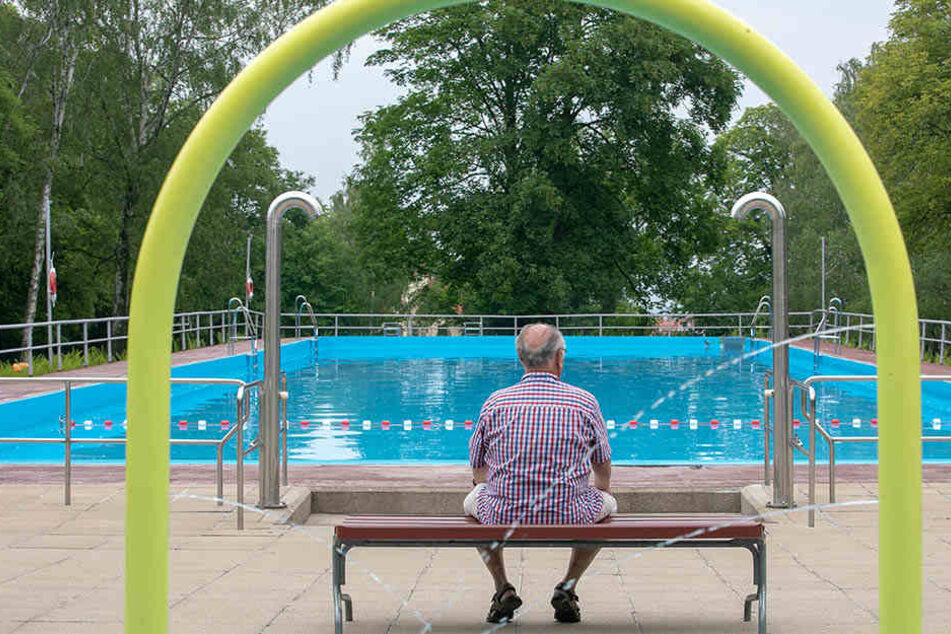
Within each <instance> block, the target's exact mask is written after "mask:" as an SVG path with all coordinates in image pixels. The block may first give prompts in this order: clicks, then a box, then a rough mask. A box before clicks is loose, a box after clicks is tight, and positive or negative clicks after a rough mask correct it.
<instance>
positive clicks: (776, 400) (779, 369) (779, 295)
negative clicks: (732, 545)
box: [730, 192, 796, 508]
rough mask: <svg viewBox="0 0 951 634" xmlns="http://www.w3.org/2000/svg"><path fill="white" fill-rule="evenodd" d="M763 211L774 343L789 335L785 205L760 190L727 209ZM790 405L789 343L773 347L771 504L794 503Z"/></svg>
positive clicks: (737, 214) (741, 215) (741, 213)
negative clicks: (767, 224) (768, 232)
mask: <svg viewBox="0 0 951 634" xmlns="http://www.w3.org/2000/svg"><path fill="white" fill-rule="evenodd" d="M757 210H761V211H765V212H766V213H767V214H768V215H769V217H770V219H771V220H772V222H773V293H772V308H773V344H774V345H775V344H779V343H781V342H783V341H785V340H786V339H788V338H789V303H788V292H787V290H786V209H785V208H784V207H783V205H782V203H780V202H779V201H778V200H776V199H775V198H773V197H772V196H770V195H769V194H766V193H763V192H753V193H751V194H747V195H746V196H743V197H742V198H740V199H739V200H738V201H736V204H735V205H733V209H732V210H731V211H730V215H731V216H733V217H734V218H736V219H737V220H743V219H745V218H746V216H747V215H749V213H750V212H753V211H757ZM790 412H791V410H790V407H789V347H788V346H787V345H776V347H774V348H773V430H774V431H773V453H774V454H775V455H774V458H773V501H772V506H775V507H779V508H789V507H791V506H795V503H796V502H795V499H794V498H795V496H794V491H793V443H792V416H791V415H790Z"/></svg>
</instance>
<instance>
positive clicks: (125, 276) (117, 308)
mask: <svg viewBox="0 0 951 634" xmlns="http://www.w3.org/2000/svg"><path fill="white" fill-rule="evenodd" d="M134 212H135V200H134V194H133V193H132V192H131V191H130V192H127V193H126V196H125V197H124V198H123V201H122V217H121V218H120V220H119V241H118V243H117V244H116V252H115V253H116V276H115V280H114V281H113V287H112V314H113V315H125V314H126V312H127V307H128V305H129V260H130V257H131V253H132V248H131V246H130V244H129V243H130V241H131V234H132V220H133V215H134Z"/></svg>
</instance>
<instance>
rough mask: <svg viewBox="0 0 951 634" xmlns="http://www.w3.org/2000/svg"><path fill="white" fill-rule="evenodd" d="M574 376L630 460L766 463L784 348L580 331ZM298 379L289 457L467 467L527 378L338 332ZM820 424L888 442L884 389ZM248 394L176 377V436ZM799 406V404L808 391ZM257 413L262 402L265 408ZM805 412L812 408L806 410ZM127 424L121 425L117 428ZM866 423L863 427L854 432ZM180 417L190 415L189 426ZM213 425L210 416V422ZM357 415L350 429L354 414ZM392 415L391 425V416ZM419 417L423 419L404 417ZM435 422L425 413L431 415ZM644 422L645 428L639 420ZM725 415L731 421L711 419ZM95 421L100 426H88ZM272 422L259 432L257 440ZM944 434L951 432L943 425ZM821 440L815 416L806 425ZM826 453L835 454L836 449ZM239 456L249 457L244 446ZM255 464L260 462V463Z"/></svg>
mask: <svg viewBox="0 0 951 634" xmlns="http://www.w3.org/2000/svg"><path fill="white" fill-rule="evenodd" d="M566 341H567V347H568V357H567V362H566V366H565V374H564V377H563V378H564V379H565V380H566V381H569V382H571V383H574V384H576V385H579V386H581V387H584V388H585V389H588V390H589V391H591V392H592V393H594V395H595V396H596V397H597V398H598V399H599V401H600V403H601V408H602V411H603V413H604V416H605V418H606V419H608V420H609V421H612V423H609V424H610V425H612V429H610V433H611V436H612V437H611V443H612V449H613V459H614V461H615V462H616V463H618V464H711V463H714V464H727V463H760V462H761V461H762V442H763V437H762V431H761V430H759V429H755V428H754V423H753V421H759V420H760V419H762V417H763V401H762V398H763V397H762V377H763V371H764V370H766V369H768V368H769V367H771V363H772V360H771V358H770V353H769V352H768V351H767V352H763V353H761V354H758V355H756V356H753V357H751V358H745V359H744V358H741V355H742V354H743V353H747V354H748V353H749V352H750V350H751V348H752V346H753V345H755V344H754V343H753V342H751V341H749V340H745V341H742V342H739V346H738V347H731V346H729V345H726V346H725V345H724V342H723V341H721V339H719V338H715V337H568V338H567V339H566ZM282 351H283V352H282V368H283V369H284V371H285V372H286V373H287V377H288V391H289V392H290V394H291V399H290V401H289V404H288V420H289V421H290V425H289V429H290V432H289V456H290V460H291V461H295V462H317V463H440V462H443V463H445V462H449V463H461V462H464V461H465V460H466V456H467V452H466V450H467V443H468V439H469V435H470V433H471V432H470V431H469V430H468V429H467V425H466V421H467V420H469V421H472V420H475V419H476V418H477V417H478V412H479V408H480V406H481V404H482V402H483V401H484V400H485V398H486V397H487V396H488V395H489V394H490V393H491V392H492V391H494V390H495V389H498V388H499V387H503V386H505V385H510V384H511V383H514V382H515V381H517V380H518V379H519V377H520V376H521V375H522V370H521V367H520V366H519V365H518V362H517V360H516V358H515V352H514V344H513V340H512V338H509V337H442V338H430V337H326V338H321V339H320V341H319V343H318V344H317V345H316V346H315V345H314V343H313V342H310V341H305V342H299V343H294V344H286V345H285V346H283V348H282ZM261 370H263V361H262V360H261V359H260V358H258V359H257V360H256V361H255V360H254V359H253V358H251V357H248V356H246V355H238V356H235V357H230V358H227V359H220V360H217V361H212V362H205V363H200V364H193V365H189V366H183V367H179V368H175V370H174V371H173V375H174V376H191V377H195V376H228V377H232V378H240V379H244V380H253V379H254V378H258V377H259V374H260V372H261ZM790 370H791V374H792V375H793V376H794V377H796V378H798V379H804V378H806V377H808V376H812V375H814V374H873V373H874V368H873V367H872V366H870V365H866V364H861V363H855V362H850V361H844V360H841V359H834V358H830V357H821V358H820V360H819V362H818V364H816V363H815V362H814V359H813V355H812V353H811V352H809V351H806V350H800V349H795V348H794V349H792V350H791V351H790ZM818 391H819V401H818V404H819V409H818V415H819V418H820V420H822V421H824V422H825V423H826V426H827V427H831V421H832V419H838V420H841V421H842V424H841V425H840V426H839V427H838V428H837V429H833V430H832V431H833V433H835V434H839V435H872V434H875V433H876V430H875V429H873V428H872V427H871V426H870V420H871V419H873V418H874V417H875V385H874V383H867V384H865V383H861V384H859V383H852V384H837V385H836V384H828V385H820V386H819V387H818ZM233 392H234V390H233V388H221V387H206V386H174V387H173V400H172V421H170V429H171V434H172V437H175V438H209V437H219V436H220V435H222V434H223V433H224V432H223V431H222V430H221V428H220V421H221V420H228V421H231V422H233V419H234V405H233ZM923 392H924V403H923V413H924V418H925V420H927V421H928V423H927V424H924V423H923V422H922V421H916V422H915V423H913V424H917V425H920V426H921V427H922V431H923V433H924V434H926V435H941V434H946V433H947V429H944V428H943V429H933V428H932V423H931V421H932V420H933V419H938V420H940V421H944V423H945V424H946V425H951V384H944V383H942V384H926V385H925V386H924V389H923ZM73 400H74V409H73V411H74V414H73V418H74V419H75V420H76V421H77V424H76V426H75V427H74V428H73V433H74V435H75V436H78V437H102V436H118V435H122V434H123V433H124V431H123V430H122V428H121V425H120V424H118V421H121V420H122V419H123V418H124V387H123V386H96V387H88V388H82V389H79V390H74V399H73ZM796 401H797V404H798V398H797V399H796ZM61 403H62V397H61V396H58V397H57V396H55V395H49V396H43V397H36V398H33V399H23V400H22V401H15V402H11V403H3V404H0V435H3V436H25V435H33V436H36V435H43V436H56V435H58V434H59V433H60V431H59V429H60V428H59V423H58V421H57V417H58V416H59V414H60V413H61V410H62V405H61ZM252 409H253V410H254V408H252ZM794 415H795V416H796V417H797V418H800V419H801V418H802V416H801V412H799V410H798V407H797V408H796V410H795V414H794ZM106 420H112V421H114V422H113V426H112V429H111V430H108V431H107V430H106V429H104V421H106ZM853 420H858V421H859V422H858V424H857V426H853ZM179 421H185V423H184V427H185V428H184V429H180V428H179ZM199 421H205V422H204V425H203V428H202V429H199ZM344 421H346V423H344ZM384 421H386V423H384ZM404 421H408V422H404ZM424 421H425V422H424ZM631 421H636V426H632V424H631ZM711 421H715V422H713V423H711ZM87 426H88V427H89V429H86V427H87ZM255 426H256V417H253V418H252V420H251V427H250V429H249V430H248V432H247V433H246V438H252V437H254V435H255V434H256V429H255ZM942 427H943V426H942ZM799 435H800V436H801V437H802V439H803V441H804V442H805V441H807V440H808V439H807V429H806V427H805V425H803V426H802V428H801V429H800V430H799ZM819 449H820V450H819V452H818V453H819V455H820V456H824V455H825V447H824V445H823V444H822V443H820V447H819ZM837 451H838V454H837V460H838V461H840V462H868V461H873V460H874V459H875V451H876V448H875V445H874V444H862V445H845V446H840V447H838V448H837ZM924 452H925V459H926V461H940V462H948V461H951V443H927V444H926V445H925V447H924ZM123 455H124V448H123V447H122V446H117V445H77V446H75V447H74V450H73V458H74V460H80V461H82V460H92V461H121V460H122V459H123ZM226 456H233V450H232V451H228V452H227V453H226ZM213 458H214V455H213V451H210V450H209V448H207V447H173V448H172V459H173V460H174V461H177V462H207V461H211V460H212V459H213ZM249 458H251V459H252V460H253V457H249ZM61 460H62V448H61V447H58V446H50V445H19V446H16V445H0V461H4V462H60V461H61Z"/></svg>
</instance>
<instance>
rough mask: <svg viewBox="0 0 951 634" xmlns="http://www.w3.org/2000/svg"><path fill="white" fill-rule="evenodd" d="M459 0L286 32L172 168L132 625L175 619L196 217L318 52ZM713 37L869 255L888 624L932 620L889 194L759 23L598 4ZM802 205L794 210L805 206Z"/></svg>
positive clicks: (134, 540)
mask: <svg viewBox="0 0 951 634" xmlns="http://www.w3.org/2000/svg"><path fill="white" fill-rule="evenodd" d="M454 3H455V2H440V1H438V0H436V1H434V0H414V1H405V0H337V2H334V3H333V4H331V5H329V6H328V7H326V8H324V9H322V10H320V11H318V12H316V13H315V14H313V15H312V16H310V17H309V18H307V19H306V20H304V21H303V22H301V23H300V24H298V25H297V26H296V27H295V28H294V29H293V30H292V31H290V32H289V33H287V34H286V35H284V36H283V37H281V38H280V39H278V40H277V41H275V42H274V43H273V44H272V45H271V46H269V47H268V48H267V50H265V51H264V52H263V53H262V54H261V55H260V56H259V57H257V58H256V59H255V60H254V61H253V62H252V63H251V64H249V65H248V67H247V68H245V69H244V70H243V71H242V72H241V73H240V74H239V75H238V76H237V77H236V78H235V79H234V81H233V82H232V83H231V84H230V85H229V86H228V87H227V88H226V89H225V91H224V92H223V93H222V94H221V95H220V96H219V98H218V99H217V100H216V101H215V103H214V104H213V105H212V107H211V108H210V109H209V110H208V112H207V113H205V115H204V117H202V119H201V121H200V122H199V123H198V125H197V126H196V127H195V129H194V131H193V132H192V134H191V136H189V138H188V140H187V141H186V143H185V145H184V146H183V147H182V150H181V152H180V153H179V155H178V158H177V159H176V160H175V163H174V164H173V165H172V168H171V170H169V173H168V176H167V177H166V180H165V183H164V185H163V186H162V190H161V191H160V192H159V195H158V198H157V199H156V201H155V206H154V208H153V211H152V216H151V217H150V219H149V224H148V227H147V229H146V233H145V237H144V239H143V243H142V248H141V250H140V252H139V259H138V265H137V267H136V271H135V281H134V283H133V288H132V303H131V310H130V316H131V320H130V325H129V392H128V418H129V430H128V435H129V438H128V448H127V449H128V458H127V469H126V485H127V506H126V631H127V632H135V633H137V634H138V633H142V632H146V633H147V632H164V631H166V630H167V625H168V608H167V601H168V598H167V597H168V464H169V456H168V449H169V443H168V421H169V381H168V378H169V374H170V348H171V328H172V314H173V310H174V302H175V294H176V291H177V286H178V278H179V274H180V272H181V266H182V260H183V259H184V255H185V248H186V246H187V244H188V239H189V236H190V235H191V231H192V227H193V225H194V222H195V218H196V217H197V215H198V212H199V209H200V208H201V205H202V203H203V202H204V199H205V196H206V195H207V193H208V190H209V189H210V187H211V185H212V183H213V182H214V179H215V178H216V176H217V174H218V172H219V171H220V169H221V166H222V164H223V163H224V161H225V160H226V158H227V157H228V155H229V154H230V153H231V151H232V150H233V149H234V146H235V145H236V144H237V142H238V140H239V139H240V138H241V136H242V135H243V134H244V133H245V132H246V131H247V130H248V128H249V127H250V126H251V124H252V123H253V122H254V120H255V119H256V118H257V117H258V116H259V115H260V114H261V113H263V112H264V109H265V107H266V106H267V105H268V103H270V102H271V100H272V99H274V97H276V96H277V95H278V94H279V93H280V92H281V91H282V90H283V89H284V88H286V87H287V86H288V85H289V84H290V83H291V82H292V81H293V80H294V79H296V78H297V77H299V76H300V75H301V74H303V73H304V72H306V71H307V70H308V69H309V68H311V67H312V66H313V65H314V64H315V63H317V62H318V61H320V60H321V59H323V58H324V57H326V56H327V55H329V54H330V53H332V52H333V51H335V50H337V49H338V48H341V47H342V46H344V45H346V44H347V43H349V42H351V41H353V40H354V39H356V38H357V37H359V36H361V35H363V34H366V33H368V32H370V31H372V30H373V29H375V28H378V27H380V26H383V25H385V24H388V23H390V22H392V21H394V20H397V19H399V18H401V17H405V16H407V15H410V14H413V13H417V12H421V11H427V10H430V9H433V8H437V7H440V6H446V5H448V4H454ZM592 4H598V5H600V6H606V7H611V8H614V9H617V10H619V11H624V12H627V13H630V14H631V15H635V16H638V17H641V18H644V19H647V20H650V21H652V22H655V23H657V24H660V25H662V26H665V27H667V28H669V29H671V30H673V31H676V32H677V33H680V34H681V35H684V36H686V37H688V38H691V39H692V40H694V41H696V42H698V43H699V44H702V45H703V46H705V47H707V48H708V49H710V51H712V52H713V53H715V54H717V55H719V56H721V57H722V58H723V59H725V60H726V61H727V62H729V63H731V64H732V65H733V66H735V67H736V68H738V69H739V70H740V71H742V72H744V73H745V74H746V75H747V76H749V77H750V78H751V79H752V80H753V81H754V82H755V83H756V84H757V85H759V86H760V87H761V88H762V89H763V90H764V91H765V92H766V93H767V94H768V95H770V97H772V98H773V100H774V101H775V102H776V103H777V104H778V105H779V107H780V108H782V109H783V111H784V112H785V113H786V114H787V115H788V116H789V117H790V119H791V120H792V121H793V123H794V124H795V125H796V127H797V128H798V129H799V131H800V132H801V133H802V135H803V136H804V138H805V139H806V140H807V142H808V143H809V144H810V146H811V147H812V148H813V150H814V151H815V152H816V155H817V156H818V157H819V159H820V160H821V161H822V163H823V165H824V166H825V168H826V170H827V171H828V173H829V176H830V177H831V179H832V181H833V182H834V183H835V186H836V188H837V189H838V191H839V195H840V196H841V197H842V199H843V201H844V202H845V205H846V208H847V209H848V212H849V217H850V218H851V220H852V223H853V225H854V226H855V230H856V233H857V235H858V239H859V244H860V245H861V248H862V253H863V255H864V257H865V262H866V266H867V269H868V275H869V285H870V287H871V291H872V298H873V302H874V308H875V318H876V324H877V343H876V349H877V352H878V358H879V368H878V374H879V377H880V379H879V386H878V392H879V420H880V431H879V433H880V435H881V442H880V447H879V463H880V467H879V483H880V510H879V514H880V526H881V529H880V531H881V532H880V562H879V577H880V599H879V604H880V615H881V631H882V632H889V633H896V634H897V633H901V634H917V633H918V632H920V631H921V444H920V441H919V428H918V427H919V424H920V418H921V416H920V414H921V411H920V410H921V399H920V384H919V382H918V380H917V375H918V364H917V328H916V319H917V311H916V308H915V295H914V288H913V285H912V278H911V269H910V266H909V264H908V256H907V253H906V251H905V246H904V242H903V241H902V237H901V232H900V230H899V228H898V223H897V221H896V219H895V215H894V212H893V210H892V208H891V204H890V202H889V200H888V196H887V195H886V193H885V190H884V188H883V187H882V184H881V181H880V179H879V177H878V175H877V173H876V171H875V169H874V167H873V166H872V164H871V162H870V161H869V159H868V156H867V155H866V153H865V151H864V149H863V148H862V146H861V144H860V143H859V141H858V139H857V138H856V137H855V135H854V133H853V132H852V130H851V129H850V128H849V126H848V124H847V123H846V122H845V120H844V119H843V118H842V117H841V115H840V114H839V113H838V111H837V110H836V109H835V107H834V106H833V105H832V104H831V103H830V102H829V101H828V99H826V98H825V96H824V95H822V93H821V91H820V90H819V89H818V88H817V87H816V86H815V85H814V84H813V83H812V82H811V81H810V80H809V78H808V77H806V75H805V74H804V73H803V72H802V71H801V70H799V69H798V68H797V67H796V65H795V64H793V63H792V62H791V61H790V60H789V59H788V58H787V57H785V56H784V55H783V54H782V53H781V52H780V51H779V50H778V49H777V48H776V47H775V46H773V45H772V44H771V43H770V42H769V41H767V40H766V39H765V38H763V37H762V36H760V35H758V34H757V33H755V32H754V31H753V30H752V29H751V28H750V27H749V26H747V25H746V24H744V23H743V22H741V21H740V20H737V19H736V18H734V17H733V16H731V15H730V14H729V13H727V12H726V11H724V10H722V9H720V8H718V7H716V6H715V5H713V4H711V3H710V2H707V1H706V0H692V1H690V0H609V1H604V2H592ZM792 211H793V213H795V210H792Z"/></svg>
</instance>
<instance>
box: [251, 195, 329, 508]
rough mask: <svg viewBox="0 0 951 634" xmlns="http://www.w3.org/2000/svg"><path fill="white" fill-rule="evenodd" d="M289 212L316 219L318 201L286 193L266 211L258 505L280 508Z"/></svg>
mask: <svg viewBox="0 0 951 634" xmlns="http://www.w3.org/2000/svg"><path fill="white" fill-rule="evenodd" d="M291 209H303V210H304V211H305V212H307V215H308V216H309V217H310V219H311V220H313V219H314V218H316V217H317V213H318V209H319V205H318V203H317V201H316V200H315V199H314V198H313V196H310V195H309V194H305V193H304V192H287V193H284V194H281V195H280V196H278V197H277V198H275V199H274V202H272V203H271V206H270V207H269V208H268V210H267V245H266V247H265V252H266V253H265V274H264V280H265V289H264V386H263V387H262V389H261V418H260V421H259V424H258V484H259V487H258V491H259V497H258V506H260V507H261V508H280V507H281V506H282V503H281V480H280V475H281V473H280V466H281V461H280V449H281V446H280V425H281V423H280V418H281V399H280V391H281V388H280V380H281V220H282V219H283V218H284V214H285V213H286V212H288V211H289V210H291Z"/></svg>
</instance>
